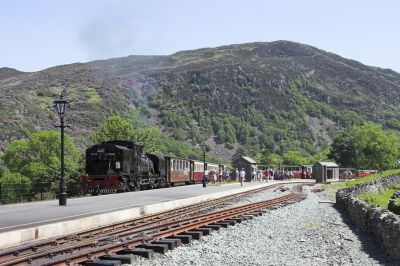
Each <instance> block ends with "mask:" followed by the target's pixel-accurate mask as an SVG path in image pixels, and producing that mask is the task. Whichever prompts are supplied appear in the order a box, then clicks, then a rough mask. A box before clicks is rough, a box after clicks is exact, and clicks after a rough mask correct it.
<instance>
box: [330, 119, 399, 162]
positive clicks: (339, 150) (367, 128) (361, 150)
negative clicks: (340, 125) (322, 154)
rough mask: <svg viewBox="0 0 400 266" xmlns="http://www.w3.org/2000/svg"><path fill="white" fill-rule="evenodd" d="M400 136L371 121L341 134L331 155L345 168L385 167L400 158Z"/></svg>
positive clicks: (331, 157)
mask: <svg viewBox="0 0 400 266" xmlns="http://www.w3.org/2000/svg"><path fill="white" fill-rule="evenodd" d="M399 148H400V141H399V138H398V136H397V135H395V134H393V133H389V132H385V131H384V130H383V129H382V127H381V126H380V125H377V124H373V123H368V124H365V125H363V126H354V127H352V128H350V129H348V130H346V131H345V132H342V133H340V134H339V135H338V136H337V137H336V138H335V139H334V141H333V143H332V146H331V151H330V153H329V155H328V157H329V158H330V159H334V160H335V161H336V162H337V163H339V164H340V165H341V166H342V167H355V168H359V169H362V168H364V169H378V170H385V169H389V168H392V167H394V166H395V164H396V161H397V159H398V158H399Z"/></svg>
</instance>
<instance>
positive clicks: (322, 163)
mask: <svg viewBox="0 0 400 266" xmlns="http://www.w3.org/2000/svg"><path fill="white" fill-rule="evenodd" d="M318 163H319V164H320V165H323V166H327V167H339V165H337V164H336V163H334V162H318Z"/></svg>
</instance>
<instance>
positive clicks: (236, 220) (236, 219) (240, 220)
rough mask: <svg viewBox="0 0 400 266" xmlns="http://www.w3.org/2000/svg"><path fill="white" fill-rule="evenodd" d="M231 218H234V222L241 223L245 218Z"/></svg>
mask: <svg viewBox="0 0 400 266" xmlns="http://www.w3.org/2000/svg"><path fill="white" fill-rule="evenodd" d="M231 220H234V221H235V222H236V223H241V222H243V221H244V220H246V219H245V218H243V217H235V218H232V219H231Z"/></svg>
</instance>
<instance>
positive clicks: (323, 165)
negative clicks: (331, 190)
mask: <svg viewBox="0 0 400 266" xmlns="http://www.w3.org/2000/svg"><path fill="white" fill-rule="evenodd" d="M312 173H313V178H314V179H315V180H316V181H317V182H322V183H324V182H326V181H327V180H328V179H337V180H338V179H339V166H338V165H337V164H336V163H334V162H318V163H316V164H314V165H313V167H312Z"/></svg>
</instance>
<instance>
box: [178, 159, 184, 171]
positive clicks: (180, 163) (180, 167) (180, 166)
mask: <svg viewBox="0 0 400 266" xmlns="http://www.w3.org/2000/svg"><path fill="white" fill-rule="evenodd" d="M182 169H183V166H182V161H179V170H181V171H182Z"/></svg>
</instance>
